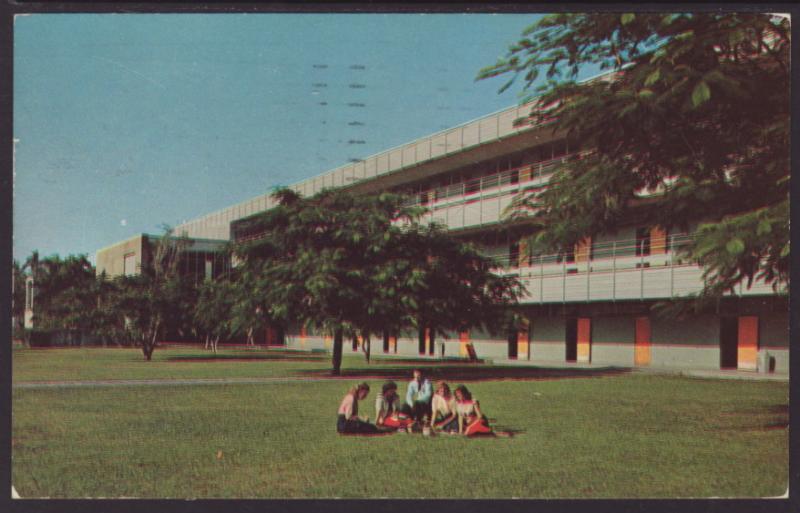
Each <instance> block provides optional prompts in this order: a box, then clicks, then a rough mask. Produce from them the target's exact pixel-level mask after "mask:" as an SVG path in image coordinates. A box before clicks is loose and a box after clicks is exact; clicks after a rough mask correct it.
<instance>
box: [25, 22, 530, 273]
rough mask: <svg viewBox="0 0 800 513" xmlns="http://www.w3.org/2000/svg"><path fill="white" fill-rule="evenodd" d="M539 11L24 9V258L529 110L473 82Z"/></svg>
mask: <svg viewBox="0 0 800 513" xmlns="http://www.w3.org/2000/svg"><path fill="white" fill-rule="evenodd" d="M537 17H538V16H537V15H532V14H502V15H492V14H352V15H351V14H211V15H200V14H182V15H179V14H97V15H90V14H40V15H32V16H24V17H18V18H17V19H16V22H15V29H14V40H15V41H14V137H15V139H16V140H17V142H16V151H15V186H14V250H13V255H14V258H16V259H18V260H24V259H25V258H26V257H27V256H28V255H30V253H31V252H32V251H33V250H34V249H38V250H39V252H40V254H41V255H42V256H46V255H51V254H55V253H58V254H60V255H62V256H64V255H67V254H79V253H85V254H88V255H89V256H90V258H92V259H94V253H95V251H96V250H98V249H100V248H101V247H103V246H107V245H109V244H112V243H114V242H118V241H120V240H123V239H125V238H128V237H130V236H133V235H135V234H137V233H141V232H148V233H159V232H160V231H161V230H160V226H161V225H162V224H164V223H166V224H170V225H175V224H178V223H180V222H182V221H184V220H189V219H192V218H194V217H198V216H201V215H203V214H206V213H209V212H212V211H214V210H218V209H220V208H224V207H226V206H229V205H231V204H234V203H237V202H239V201H242V200H245V199H248V198H251V197H253V196H256V195H258V194H262V193H264V192H267V191H269V190H271V189H272V188H273V187H274V186H277V185H288V184H291V183H295V182H297V181H300V180H302V179H305V178H308V177H311V176H314V175H317V174H319V173H322V172H324V171H327V170H329V169H332V168H334V167H337V166H339V165H342V164H344V163H347V162H348V160H349V159H351V158H361V157H366V156H368V155H371V154H373V153H377V152H379V151H381V150H384V149H387V148H390V147H392V146H396V145H398V144H401V143H404V142H406V141H410V140H413V139H416V138H418V137H421V136H424V135H426V134H429V133H432V132H435V131H438V130H441V129H443V128H447V127H450V126H453V125H456V124H460V123H463V122H466V121H469V120H471V119H474V118H476V117H479V116H483V115H485V114H488V113H491V112H494V111H496V110H499V109H501V108H504V107H507V106H510V105H513V104H515V103H516V102H517V101H518V96H517V93H518V92H519V87H516V88H512V89H510V90H509V91H507V92H505V93H503V94H497V90H498V89H499V87H500V86H501V85H502V83H503V81H504V80H503V79H502V78H499V79H492V80H485V81H481V82H475V80H474V78H475V75H476V74H477V72H478V70H479V69H480V68H481V67H483V66H486V65H489V64H492V63H494V62H495V60H496V59H497V57H499V56H501V55H503V54H505V51H506V48H507V47H508V45H509V44H510V43H512V42H514V41H515V40H516V39H518V37H519V35H520V33H521V32H522V31H523V30H524V29H525V28H526V27H527V26H528V25H530V24H531V23H533V22H534V21H535V20H536V19H537ZM352 104H363V105H364V106H363V107H360V106H353V105H352ZM352 141H363V143H356V142H352Z"/></svg>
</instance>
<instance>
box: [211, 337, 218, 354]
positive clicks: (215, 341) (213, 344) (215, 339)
mask: <svg viewBox="0 0 800 513" xmlns="http://www.w3.org/2000/svg"><path fill="white" fill-rule="evenodd" d="M217 346H219V337H214V342H213V343H212V345H211V348H212V349H213V351H214V354H217Z"/></svg>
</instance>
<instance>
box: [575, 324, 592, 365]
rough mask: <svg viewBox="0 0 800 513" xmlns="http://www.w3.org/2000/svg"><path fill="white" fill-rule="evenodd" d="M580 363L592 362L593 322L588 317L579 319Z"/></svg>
mask: <svg viewBox="0 0 800 513" xmlns="http://www.w3.org/2000/svg"><path fill="white" fill-rule="evenodd" d="M578 361H579V362H590V361H592V320H591V319H589V318H587V317H581V318H579V319H578Z"/></svg>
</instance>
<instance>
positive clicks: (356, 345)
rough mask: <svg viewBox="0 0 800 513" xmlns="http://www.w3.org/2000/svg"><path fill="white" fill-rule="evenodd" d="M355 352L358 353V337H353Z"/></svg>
mask: <svg viewBox="0 0 800 513" xmlns="http://www.w3.org/2000/svg"><path fill="white" fill-rule="evenodd" d="M353 351H358V336H357V335H353Z"/></svg>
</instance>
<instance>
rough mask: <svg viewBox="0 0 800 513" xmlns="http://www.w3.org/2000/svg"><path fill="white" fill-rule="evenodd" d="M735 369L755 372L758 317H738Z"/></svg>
mask: <svg viewBox="0 0 800 513" xmlns="http://www.w3.org/2000/svg"><path fill="white" fill-rule="evenodd" d="M736 346H737V357H736V362H737V367H738V368H739V369H745V370H756V360H757V358H758V317H756V316H746V317H739V333H738V339H737V344H736Z"/></svg>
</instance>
